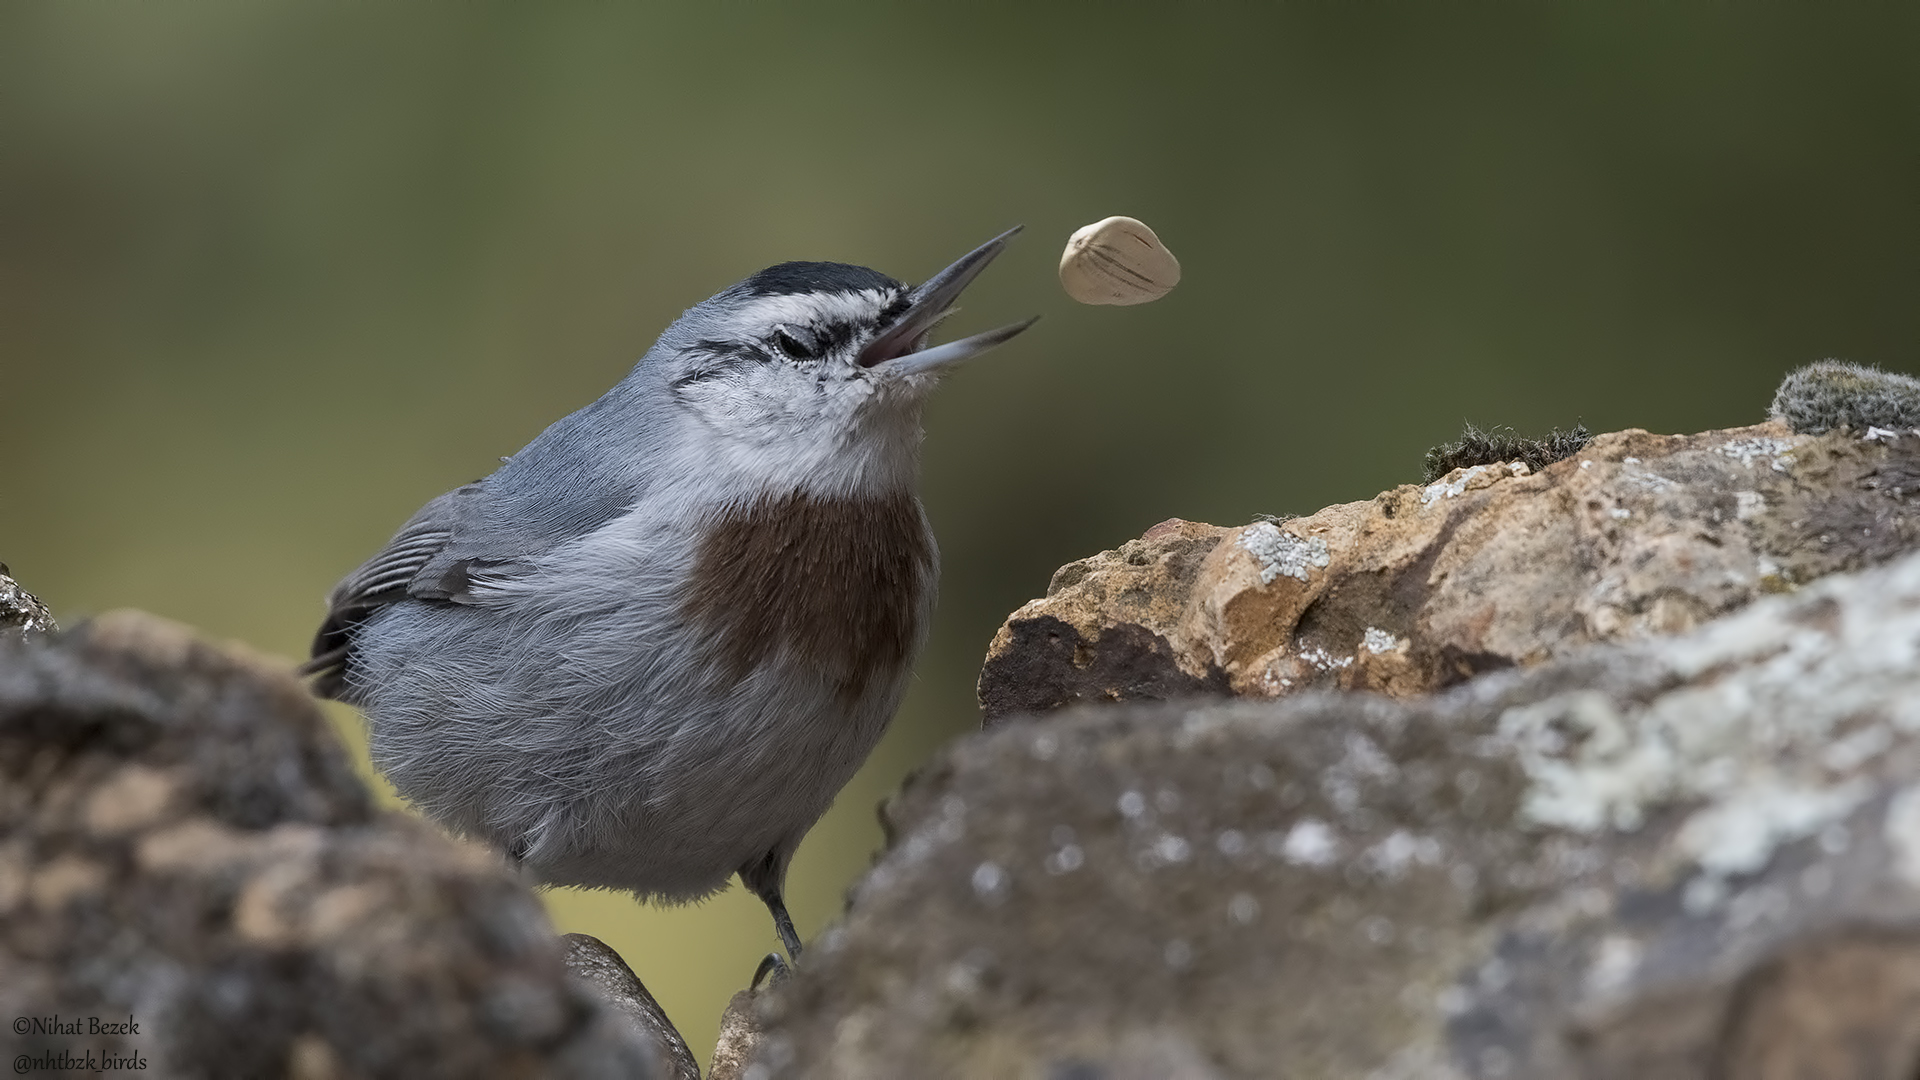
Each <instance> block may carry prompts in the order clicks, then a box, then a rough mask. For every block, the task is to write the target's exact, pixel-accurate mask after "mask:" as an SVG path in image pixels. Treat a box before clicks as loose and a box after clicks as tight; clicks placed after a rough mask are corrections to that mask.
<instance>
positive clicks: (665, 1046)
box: [560, 934, 700, 1080]
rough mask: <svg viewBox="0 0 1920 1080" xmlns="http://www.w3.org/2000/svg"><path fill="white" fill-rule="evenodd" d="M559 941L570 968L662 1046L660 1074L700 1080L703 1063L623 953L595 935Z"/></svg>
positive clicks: (680, 1079)
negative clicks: (697, 1060) (629, 964)
mask: <svg viewBox="0 0 1920 1080" xmlns="http://www.w3.org/2000/svg"><path fill="white" fill-rule="evenodd" d="M560 940H561V941H563V942H565V943H566V946H567V970H568V971H571V972H573V973H574V975H576V976H578V977H579V978H580V979H581V981H583V982H585V983H586V984H587V985H588V986H591V987H592V988H593V989H594V991H595V992H596V993H598V994H599V995H600V999H601V1000H602V1001H605V1002H606V1003H607V1004H608V1005H611V1006H612V1007H613V1009H614V1011H615V1012H617V1013H619V1014H620V1015H622V1016H624V1017H626V1018H627V1019H628V1020H630V1021H632V1022H633V1024H634V1026H635V1027H636V1028H637V1029H638V1031H639V1033H640V1035H641V1037H642V1039H643V1040H644V1041H646V1042H648V1043H650V1044H652V1045H654V1046H658V1047H660V1048H661V1050H662V1051H663V1052H662V1054H661V1055H660V1061H659V1065H658V1071H659V1074H660V1075H661V1076H669V1077H672V1078H673V1080H700V1064H699V1062H696V1061H695V1060H694V1059H693V1051H692V1050H689V1049H688V1048H687V1041H686V1040H685V1039H683V1038H681V1037H680V1032H679V1031H678V1030H677V1029H676V1028H675V1027H674V1026H673V1021H671V1020H669V1019H667V1011H666V1010H665V1009H662V1008H661V1007H660V1003H659V1002H658V1001H655V1000H654V999H653V995H652V994H651V993H648V992H647V987H646V984H645V983H642V982H641V981H640V976H638V975H635V974H634V973H633V969H632V968H630V967H628V966H627V962H626V961H625V960H623V959H621V958H620V954H619V953H617V952H615V951H613V947H612V946H611V945H608V944H607V943H606V942H604V941H601V940H600V939H599V938H597V937H594V936H593V935H592V934H565V935H562V936H561V939H560Z"/></svg>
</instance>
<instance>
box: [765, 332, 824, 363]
mask: <svg viewBox="0 0 1920 1080" xmlns="http://www.w3.org/2000/svg"><path fill="white" fill-rule="evenodd" d="M773 343H774V345H775V346H776V347H778V348H779V350H780V351H781V352H783V353H786V354H787V356H788V358H790V359H793V360H818V359H820V341H819V339H818V338H816V337H814V336H813V331H811V330H808V329H806V328H805V327H798V326H792V327H789V326H783V327H781V328H780V329H778V330H775V331H774V332H773Z"/></svg>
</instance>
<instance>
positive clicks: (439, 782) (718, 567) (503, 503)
mask: <svg viewBox="0 0 1920 1080" xmlns="http://www.w3.org/2000/svg"><path fill="white" fill-rule="evenodd" d="M1019 231H1020V227H1018V226H1016V227H1014V228H1013V229H1010V230H1008V231H1007V232H1005V233H1002V234H1001V235H999V236H997V237H995V238H994V239H992V240H990V241H988V242H987V243H985V244H983V245H981V246H980V247H978V248H976V249H974V250H973V251H972V252H970V253H968V254H967V255H965V256H963V257H962V258H960V259H959V260H958V261H956V262H954V263H953V264H952V265H950V266H948V267H947V268H946V269H944V270H942V271H940V272H939V273H937V274H935V275H934V276H933V277H931V278H929V279H928V280H927V281H925V282H924V283H922V284H920V285H918V286H914V287H909V286H907V285H905V284H903V283H902V282H901V281H899V280H897V279H895V278H892V277H890V276H888V275H886V274H883V273H881V272H879V271H876V270H872V269H868V268H866V267H863V266H854V265H850V264H846V263H835V262H785V263H780V264H778V265H775V266H771V267H768V268H767V269H764V270H761V271H759V272H758V273H755V274H753V275H752V276H750V277H748V278H746V279H745V280H744V281H741V282H739V283H738V284H736V285H733V286H732V287H730V288H728V289H725V290H724V291H722V292H720V293H719V294H717V295H715V296H713V297H711V298H710V299H707V300H705V301H702V302H700V303H698V304H695V305H694V306H693V307H691V308H689V309H687V310H686V311H685V312H684V313H683V314H682V315H681V316H680V317H679V318H678V319H676V320H675V321H674V322H673V323H672V324H671V325H670V326H668V327H667V329H666V330H665V332H663V333H662V334H661V335H660V338H659V340H658V341H656V342H655V343H654V345H653V346H652V348H650V349H648V350H647V352H646V353H645V354H644V355H643V356H642V357H641V358H640V360H639V361H638V362H637V363H636V364H635V365H634V367H633V368H632V369H631V370H630V371H629V372H628V373H627V374H626V375H625V376H624V377H623V378H621V379H620V380H619V382H618V383H616V384H615V385H614V386H613V388H612V389H610V390H609V391H607V392H606V394H604V395H603V396H601V397H600V398H599V399H598V400H596V401H594V402H592V403H591V404H589V405H587V406H585V407H584V408H582V409H580V410H578V411H576V412H574V413H572V414H570V415H568V416H566V417H564V418H562V419H560V420H559V421H557V422H555V423H554V424H553V425H552V426H550V427H548V428H547V429H546V430H544V431H543V432H541V433H540V435H538V436H537V437H536V438H534V439H533V441H532V442H530V443H528V444H527V445H526V447H524V448H523V449H521V450H520V451H519V452H517V453H515V454H512V455H510V456H508V457H505V458H503V459H502V463H501V465H500V467H499V468H498V469H497V470H495V471H494V472H492V473H491V474H489V475H488V476H486V477H484V478H482V479H480V480H477V481H475V482H473V483H471V484H467V485H465V486H463V487H459V488H456V489H454V490H452V491H449V492H447V493H445V494H443V495H440V496H439V497H437V498H435V499H433V500H431V501H429V502H428V503H427V504H426V505H425V506H423V507H422V508H421V509H420V510H419V511H418V512H417V513H415V514H414V515H413V517H412V518H411V519H410V520H408V521H407V522H406V523H405V524H404V525H403V526H401V528H400V530H399V532H398V533H396V534H395V535H394V537H393V539H392V540H391V541H389V542H388V543H387V545H386V547H384V548H382V549H381V550H380V551H379V552H378V553H377V554H375V555H374V556H373V557H372V558H371V559H369V560H367V561H366V563H364V564H363V565H361V566H360V567H359V568H358V569H357V570H355V571H353V572H352V573H351V574H349V575H347V576H346V578H345V579H343V580H342V581H341V582H340V583H339V584H338V585H337V586H336V587H335V588H334V589H333V590H332V592H331V593H330V594H329V596H328V598H327V613H326V616H325V619H324V621H323V622H322V623H321V626H320V628H319V630H318V632H317V633H316V634H315V636H314V641H313V647H312V653H311V658H310V659H309V660H308V661H307V662H306V663H305V664H303V665H302V666H301V671H302V673H303V674H305V675H310V676H312V677H313V681H312V684H311V685H312V689H313V692H314V693H316V694H318V695H319V696H321V697H326V698H332V699H336V700H339V701H343V702H346V703H348V704H350V705H353V706H356V707H357V708H359V709H360V710H361V711H362V712H363V713H364V714H365V716H366V719H367V727H368V734H369V739H368V741H369V745H370V750H371V756H372V760H373V762H374V764H375V766H376V767H377V768H378V769H379V770H380V771H381V772H382V773H383V774H384V775H385V776H386V778H387V779H388V780H389V781H390V782H391V783H392V784H393V785H394V787H395V788H396V789H397V790H398V791H399V793H400V794H401V795H402V796H403V797H404V798H405V799H406V800H407V801H408V802H409V803H411V804H412V805H413V806H414V807H415V808H417V809H418V810H420V811H421V812H423V813H424V814H426V815H427V816H428V817H430V818H432V819H434V820H436V821H438V822H439V823H441V824H442V825H443V826H445V827H446V828H448V829H449V830H450V831H452V832H454V833H456V834H460V835H463V836H467V837H470V838H474V839H477V840H480V841H482V842H485V843H488V844H490V845H492V846H494V847H496V848H497V849H499V850H501V851H503V852H504V853H505V854H506V855H507V856H508V857H509V858H510V859H511V860H512V861H513V862H514V863H515V864H517V865H518V866H519V867H521V868H522V869H523V870H524V871H525V872H527V873H529V874H531V875H533V876H534V877H535V878H537V879H538V880H539V881H540V882H542V883H544V884H548V885H559V886H568V885H571V886H581V887H585V888H593V889H611V890H619V891H625V892H628V893H631V894H633V895H634V896H635V897H636V898H638V899H640V900H641V901H643V902H658V903H669V904H671V903H684V902H691V901H695V900H699V899H703V898H705V897H708V896H711V895H713V894H715V893H717V892H719V891H721V890H723V889H725V888H726V887H727V886H728V884H729V882H730V880H731V879H732V878H733V877H734V876H736V875H737V876H738V878H739V879H740V881H741V883H742V884H743V885H744V886H745V887H746V888H747V889H748V890H749V891H750V892H752V893H753V894H754V895H755V896H757V897H758V898H759V899H760V900H761V901H762V902H763V903H764V904H765V905H766V907H767V910H768V912H769V914H770V915H771V916H772V919H773V923H774V929H775V932H776V934H777V936H778V938H779V941H780V943H781V945H782V946H783V947H784V948H785V949H786V951H787V955H788V956H789V957H791V958H793V960H795V961H796V962H797V960H798V958H799V956H800V953H801V949H802V943H801V941H800V937H799V935H798V934H797V933H796V931H795V929H794V925H793V919H792V917H791V916H790V915H789V913H788V911H787V907H786V901H785V895H784V893H785V880H786V874H787V868H788V865H789V863H790V862H791V860H792V858H793V854H794V851H795V849H797V848H798V847H799V845H800V841H801V839H802V838H803V837H804V836H805V835H806V833H807V832H808V830H809V829H811V828H812V827H813V825H814V823H815V822H817V821H818V820H819V819H820V817H821V815H822V814H824V813H825V812H826V810H827V808H828V807H829V806H830V805H831V803H832V801H833V799H834V797H835V796H836V795H837V794H838V792H839V791H840V789H841V788H842V787H843V786H845V784H846V783H847V781H848V780H849V779H851V778H852V776H853V774H854V772H855V771H856V770H857V769H858V768H859V767H860V765H861V764H862V763H863V762H864V761H865V760H866V758H867V756H868V754H869V753H870V752H871V751H872V749H873V747H874V744H875V743H876V742H878V741H879V739H880V736H881V734H882V733H883V732H884V731H885V729H886V728H887V726H888V725H889V723H890V722H891V721H892V719H893V716H894V713H895V712H896V710H897V709H898V707H899V705H900V700H901V697H902V695H903V694H904V693H905V691H906V688H907V684H908V679H909V677H910V673H911V670H912V665H913V662H914V659H915V657H916V655H917V654H918V653H919V651H920V648H921V647H922V645H923V644H924V643H925V641H926V636H927V629H928V621H929V618H930V615H931V610H932V605H933V600H934V593H935V588H936V584H937V578H938V574H939V560H938V553H937V548H936V546H935V543H934V537H933V533H932V530H931V528H930V527H929V525H928V522H927V517H926V514H925V511H924V509H923V508H922V505H921V503H920V500H919V497H918V494H917V490H916V489H917V485H918V476H919V457H920V446H921V442H922V437H923V432H922V426H921V415H922V407H923V404H924V403H925V401H926V399H927V397H928V394H929V392H930V391H931V390H932V389H933V388H934V386H935V385H936V384H937V383H938V382H939V381H940V379H941V377H942V376H943V375H945V374H946V373H948V372H949V371H951V370H952V369H953V368H954V367H955V366H957V365H959V364H961V363H963V362H964V361H966V360H969V359H971V358H973V357H975V356H978V355H980V354H981V353H984V352H986V351H988V350H989V349H992V348H994V347H995V346H998V345H1000V344H1002V343H1004V342H1006V341H1008V340H1010V339H1012V338H1013V337H1014V336H1016V335H1018V334H1020V333H1022V332H1023V331H1025V330H1026V329H1027V328H1028V327H1030V326H1032V325H1033V323H1034V322H1036V321H1037V318H1038V317H1037V316H1036V317H1035V318H1031V319H1028V320H1026V321H1024V322H1020V323H1015V324H1012V325H1009V326H1004V327H1001V328H999V329H997V330H990V331H987V332H985V333H980V334H975V335H973V336H970V337H965V338H961V339H959V340H956V341H950V342H947V343H945V344H939V345H934V344H931V343H930V338H931V336H932V332H933V330H934V327H935V326H936V324H938V323H940V322H941V321H942V320H944V319H945V318H947V316H948V315H950V314H951V313H952V311H953V310H954V303H955V301H956V300H957V299H958V298H959V296H960V294H961V292H962V291H963V290H964V289H965V288H966V287H967V286H968V285H969V284H970V283H971V282H972V281H973V280H974V278H975V277H976V276H978V275H979V273H980V272H981V271H982V270H984V269H985V268H986V267H987V264H989V263H990V262H992V261H993V259H994V258H995V257H996V256H997V255H999V254H1000V252H1001V251H1002V250H1003V249H1004V248H1005V247H1006V245H1007V243H1008V242H1009V241H1010V240H1011V239H1012V238H1013V236H1014V235H1015V234H1016V233H1018V232H1019ZM768 961H769V962H779V961H780V958H779V956H778V954H770V955H769V957H768ZM780 966H784V965H783V964H782V965H780ZM765 970H766V965H765V964H763V965H762V971H763V972H764V971H765ZM759 979H760V975H758V974H757V975H756V976H755V982H756V984H757V983H758V981H759Z"/></svg>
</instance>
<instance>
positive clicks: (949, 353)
mask: <svg viewBox="0 0 1920 1080" xmlns="http://www.w3.org/2000/svg"><path fill="white" fill-rule="evenodd" d="M1022 227H1023V226H1019V225H1015V226H1014V227H1013V228H1011V229H1008V230H1007V231H1006V232H1003V233H1001V234H1000V235H999V236H996V237H994V238H993V239H991V240H989V241H987V242H986V243H984V244H981V245H980V246H979V247H977V248H974V249H973V250H972V251H970V252H968V253H967V254H966V255H964V256H962V257H961V258H960V260H959V261H958V262H956V263H954V264H953V265H952V266H949V267H947V268H946V269H945V270H942V271H940V272H939V273H937V274H935V275H933V277H931V278H929V279H928V280H927V283H926V284H924V285H921V286H920V287H919V288H917V289H915V290H913V294H912V306H910V307H908V308H907V310H906V311H905V312H904V313H902V314H901V316H900V317H899V318H898V319H897V320H895V321H894V324H893V325H892V326H890V327H888V328H887V329H886V330H885V331H884V332H882V333H881V334H880V336H879V337H876V338H874V339H873V340H872V341H870V342H868V343H867V347H866V348H864V349H862V350H860V358H859V363H860V366H861V367H867V368H870V367H877V366H878V365H881V364H885V365H887V368H888V369H889V370H890V371H891V372H893V373H896V374H900V375H919V374H924V373H926V372H931V371H939V370H941V369H944V368H948V367H951V366H953V365H955V364H958V363H960V362H961V361H962V360H970V359H972V358H973V357H976V356H979V355H980V354H981V353H983V352H986V351H987V350H988V349H991V348H993V347H994V346H995V345H998V344H1000V343H1001V342H1003V341H1007V340H1009V339H1011V338H1012V337H1013V336H1014V335H1015V334H1018V333H1019V332H1020V331H1022V330H1025V329H1026V328H1027V327H1029V326H1032V325H1033V324H1034V323H1036V322H1039V321H1040V316H1038V315H1035V316H1034V317H1033V318H1031V319H1028V320H1027V321H1026V322H1023V323H1015V324H1013V325H1012V326H1003V327H1001V328H1000V329H998V330H989V331H987V332H986V333H984V334H975V335H973V336H972V337H966V338H961V339H960V340H959V341H949V342H947V343H946V344H944V345H936V346H934V347H933V348H931V349H929V348H923V346H924V345H925V344H926V338H927V334H928V333H929V332H930V331H931V330H932V329H933V327H934V324H935V323H938V322H939V321H940V320H941V319H944V318H946V317H947V315H948V314H949V313H951V312H952V310H953V302H954V301H955V300H958V299H960V294H961V292H963V291H964V290H965V289H966V287H967V286H968V285H970V284H972V282H973V279H974V278H976V277H979V276H980V271H982V270H985V269H986V268H987V264H988V263H990V262H992V261H993V257H994V256H996V255H998V254H1000V252H1001V250H1002V249H1003V248H1005V247H1006V246H1007V241H1008V240H1011V239H1012V238H1013V235H1014V234H1015V233H1017V232H1019V231H1020V230H1021V228H1022Z"/></svg>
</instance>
